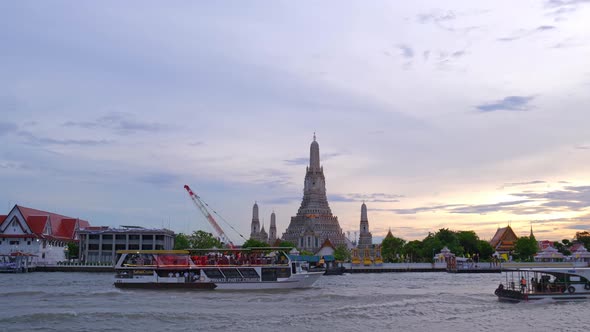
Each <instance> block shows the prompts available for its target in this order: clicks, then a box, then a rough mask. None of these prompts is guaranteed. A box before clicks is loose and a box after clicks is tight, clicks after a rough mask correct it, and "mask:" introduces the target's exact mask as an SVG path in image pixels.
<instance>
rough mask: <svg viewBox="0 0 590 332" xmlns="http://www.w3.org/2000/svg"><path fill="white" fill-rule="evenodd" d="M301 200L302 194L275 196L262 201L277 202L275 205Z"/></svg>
mask: <svg viewBox="0 0 590 332" xmlns="http://www.w3.org/2000/svg"><path fill="white" fill-rule="evenodd" d="M299 201H301V197H300V196H284V197H274V198H271V199H264V200H261V201H260V202H261V203H264V204H269V205H272V204H275V205H285V204H290V203H294V202H299Z"/></svg>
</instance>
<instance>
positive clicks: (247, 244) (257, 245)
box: [242, 239, 270, 248]
mask: <svg viewBox="0 0 590 332" xmlns="http://www.w3.org/2000/svg"><path fill="white" fill-rule="evenodd" d="M264 247H270V246H269V245H268V243H266V242H263V241H258V240H255V239H249V240H248V241H246V242H244V244H243V245H242V248H264Z"/></svg>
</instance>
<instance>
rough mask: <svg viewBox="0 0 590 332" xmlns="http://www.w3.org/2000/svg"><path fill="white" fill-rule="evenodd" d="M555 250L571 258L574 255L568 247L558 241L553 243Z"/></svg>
mask: <svg viewBox="0 0 590 332" xmlns="http://www.w3.org/2000/svg"><path fill="white" fill-rule="evenodd" d="M553 248H555V249H557V251H559V252H560V253H562V254H564V255H565V256H569V255H571V254H572V253H571V251H569V248H568V247H567V246H565V245H564V244H563V243H561V242H558V241H555V242H553Z"/></svg>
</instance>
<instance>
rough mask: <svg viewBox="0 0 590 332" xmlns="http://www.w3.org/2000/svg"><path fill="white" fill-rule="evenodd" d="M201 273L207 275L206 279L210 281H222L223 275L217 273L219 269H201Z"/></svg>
mask: <svg viewBox="0 0 590 332" xmlns="http://www.w3.org/2000/svg"><path fill="white" fill-rule="evenodd" d="M203 272H205V274H206V275H207V277H209V278H211V279H222V278H223V274H222V273H221V272H220V271H219V269H203Z"/></svg>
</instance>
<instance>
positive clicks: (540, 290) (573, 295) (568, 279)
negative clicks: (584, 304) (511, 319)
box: [494, 268, 590, 302]
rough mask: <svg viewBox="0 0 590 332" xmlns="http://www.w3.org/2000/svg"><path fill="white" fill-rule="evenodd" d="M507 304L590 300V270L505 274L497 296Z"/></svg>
mask: <svg viewBox="0 0 590 332" xmlns="http://www.w3.org/2000/svg"><path fill="white" fill-rule="evenodd" d="M494 293H495V294H496V296H498V300H500V301H507V302H522V301H539V300H548V301H555V302H563V301H582V300H587V299H590V268H532V269H519V270H509V271H505V284H504V283H501V284H500V285H499V286H498V288H497V289H496V291H495V292H494Z"/></svg>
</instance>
